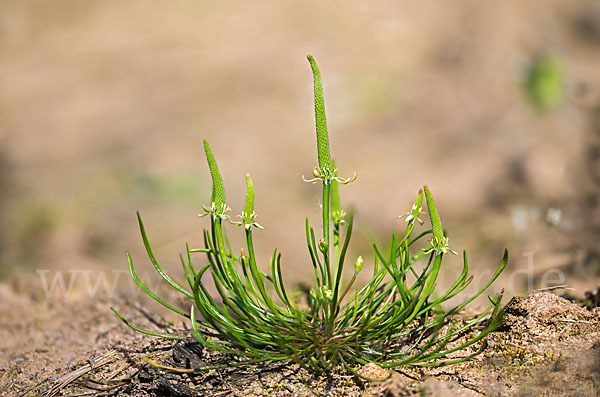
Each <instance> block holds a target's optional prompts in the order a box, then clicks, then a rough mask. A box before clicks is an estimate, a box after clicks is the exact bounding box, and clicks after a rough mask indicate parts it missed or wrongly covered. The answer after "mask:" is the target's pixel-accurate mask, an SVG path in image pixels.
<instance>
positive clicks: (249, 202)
mask: <svg viewBox="0 0 600 397" xmlns="http://www.w3.org/2000/svg"><path fill="white" fill-rule="evenodd" d="M253 213H254V182H252V178H250V174H246V202H245V203H244V214H246V215H247V216H249V215H252V214H253Z"/></svg>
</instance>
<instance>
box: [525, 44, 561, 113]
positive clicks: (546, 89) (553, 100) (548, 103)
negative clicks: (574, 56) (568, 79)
mask: <svg viewBox="0 0 600 397" xmlns="http://www.w3.org/2000/svg"><path fill="white" fill-rule="evenodd" d="M523 90H524V91H525V95H526V97H527V99H528V100H529V102H530V103H531V105H532V106H533V107H534V108H536V109H537V110H538V111H540V112H543V111H546V110H551V109H554V108H555V107H557V106H558V105H560V103H561V102H563V101H564V97H565V76H564V72H563V68H562V65H561V63H560V61H559V59H558V58H556V57H552V56H549V55H541V56H537V57H536V58H535V59H533V60H532V61H531V63H530V64H529V65H528V67H527V70H526V73H525V79H524V81H523Z"/></svg>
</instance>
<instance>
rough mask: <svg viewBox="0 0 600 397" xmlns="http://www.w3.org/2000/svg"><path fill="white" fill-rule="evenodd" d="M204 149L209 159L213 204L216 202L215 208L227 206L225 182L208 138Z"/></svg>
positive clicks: (211, 199)
mask: <svg viewBox="0 0 600 397" xmlns="http://www.w3.org/2000/svg"><path fill="white" fill-rule="evenodd" d="M204 151H205V152H206V160H207V161H208V168H209V170H210V176H211V178H212V195H211V196H210V201H211V204H214V205H215V208H222V207H225V184H224V183H223V178H222V177H221V173H220V172H219V167H218V166H217V161H216V160H215V156H214V155H213V153H212V150H210V145H209V144H208V141H207V140H206V139H205V140H204Z"/></svg>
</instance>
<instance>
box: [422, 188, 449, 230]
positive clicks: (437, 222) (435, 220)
mask: <svg viewBox="0 0 600 397" xmlns="http://www.w3.org/2000/svg"><path fill="white" fill-rule="evenodd" d="M423 188H424V189H425V199H426V200H427V209H428V210H429V219H431V228H432V229H433V237H434V238H435V239H436V240H438V241H443V240H444V229H443V228H442V220H441V219H440V214H438V211H437V208H436V207H435V203H434V202H433V196H432V195H431V192H430V191H429V188H428V187H427V185H425V186H424V187H423Z"/></svg>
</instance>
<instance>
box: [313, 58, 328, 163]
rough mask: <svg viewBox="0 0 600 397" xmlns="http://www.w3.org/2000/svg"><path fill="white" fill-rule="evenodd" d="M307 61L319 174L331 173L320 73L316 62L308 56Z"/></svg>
mask: <svg viewBox="0 0 600 397" xmlns="http://www.w3.org/2000/svg"><path fill="white" fill-rule="evenodd" d="M307 58H308V61H309V62H310V67H311V68H312V72H313V79H314V89H315V90H314V92H315V121H316V127H317V154H318V157H319V168H320V170H321V173H323V172H327V171H330V172H333V170H332V167H331V153H330V151H329V134H328V133H327V118H326V117H325V100H324V99H323V82H322V80H321V71H320V70H319V67H318V66H317V62H316V61H315V59H314V58H313V57H312V55H309V56H308V57H307Z"/></svg>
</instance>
